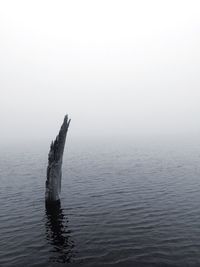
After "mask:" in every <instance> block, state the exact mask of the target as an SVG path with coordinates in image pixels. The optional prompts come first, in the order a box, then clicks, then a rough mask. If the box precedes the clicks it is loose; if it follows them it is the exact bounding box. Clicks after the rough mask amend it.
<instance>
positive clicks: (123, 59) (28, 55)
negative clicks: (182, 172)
mask: <svg viewBox="0 0 200 267" xmlns="http://www.w3.org/2000/svg"><path fill="white" fill-rule="evenodd" d="M199 11H200V2H199V1H193V0H190V1H184V0H173V1H170V0H168V1H160V0H156V1H155V0H151V1H149V0H140V1H139V0H137V1H133V0H132V1H127V0H123V1H122V0H121V1H117V0H106V1H104V0H101V1H94V0H92V1H87V0H80V1H77V0H73V1H66V0H65V1H49V0H48V1H46V0H40V1H35V0H34V1H27V0H26V1H21V0H18V1H10V0H2V1H1V2H0V59H1V63H0V71H1V79H0V92H1V98H0V123H1V140H2V139H3V140H4V142H9V141H10V140H12V139H14V140H23V139H26V140H28V139H29V138H30V139H32V138H36V139H38V138H40V137H41V138H48V139H49V138H53V137H54V135H55V134H56V133H57V130H58V127H59V126H60V124H61V121H62V120H63V117H64V114H65V113H68V114H69V115H70V117H71V118H72V124H71V129H70V131H71V135H74V136H81V135H83V136H85V135H92V136H95V135H103V136H111V135H117V134H120V135H121V134H122V135H123V134H125V135H133V134H152V133H153V134H154V133H156V134H157V133H158V134H159V133H170V134H171V133H178V134H183V133H190V132H191V133H199V132H200V121H199V118H200V105H199V99H200V16H199Z"/></svg>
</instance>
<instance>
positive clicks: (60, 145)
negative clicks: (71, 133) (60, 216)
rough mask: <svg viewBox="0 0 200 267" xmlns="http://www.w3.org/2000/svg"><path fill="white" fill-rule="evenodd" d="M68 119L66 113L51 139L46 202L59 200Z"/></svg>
mask: <svg viewBox="0 0 200 267" xmlns="http://www.w3.org/2000/svg"><path fill="white" fill-rule="evenodd" d="M70 121H71V120H70V119H68V115H66V116H65V118H64V121H63V124H62V126H61V128H60V131H59V134H58V135H57V137H56V139H55V141H52V143H51V146H50V151H49V156H48V166H47V180H46V192H45V200H46V202H55V201H59V200H60V192H61V177H62V159H63V152H64V148H65V140H66V136H67V131H68V128H69V124H70Z"/></svg>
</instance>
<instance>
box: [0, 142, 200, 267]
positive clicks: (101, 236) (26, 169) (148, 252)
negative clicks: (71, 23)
mask: <svg viewBox="0 0 200 267" xmlns="http://www.w3.org/2000/svg"><path fill="white" fill-rule="evenodd" d="M48 149H49V146H48V145H47V146H46V145H39V144H34V145H32V146H31V145H27V146H26V145H24V146H21V147H20V146H15V147H13V148H12V149H11V148H9V149H8V148H6V146H4V148H2V150H1V155H0V183H1V187H0V203H1V204H0V266H2V267H10V266H19V267H23V266H30V267H32V266H56V267H57V266H159V267H160V266H181V267H182V266H200V142H196V141H194V140H189V141H188V140H187V141H186V140H178V141H177V140H176V141H175V140H173V139H171V140H154V141H152V140H149V141H147V140H143V141H142V140H140V141H139V140H127V141H119V140H118V141H116V140H115V141H114V140H113V141H112V142H111V141H110V140H107V141H106V140H97V141H94V140H93V141H91V142H88V141H87V142H86V141H82V142H81V141H80V142H79V143H76V142H72V141H70V139H69V140H67V144H66V151H65V156H64V162H63V179H62V200H61V205H60V206H57V207H54V208H51V209H46V208H45V204H44V184H45V172H46V164H47V153H48Z"/></svg>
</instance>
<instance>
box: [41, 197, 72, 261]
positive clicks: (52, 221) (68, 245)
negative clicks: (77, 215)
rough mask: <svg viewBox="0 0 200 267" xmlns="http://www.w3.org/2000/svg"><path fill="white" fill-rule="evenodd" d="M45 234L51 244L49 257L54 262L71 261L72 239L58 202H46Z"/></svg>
mask: <svg viewBox="0 0 200 267" xmlns="http://www.w3.org/2000/svg"><path fill="white" fill-rule="evenodd" d="M46 216H47V222H46V234H47V240H48V242H49V243H50V244H51V245H52V246H53V250H52V251H51V252H52V254H53V256H51V257H50V260H51V261H54V262H62V263H64V262H71V260H72V258H73V247H74V244H73V241H71V238H70V231H69V230H67V224H66V223H67V219H66V218H65V216H64V214H63V211H62V209H61V205H60V202H55V203H54V204H53V205H52V203H51V205H48V204H46Z"/></svg>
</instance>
